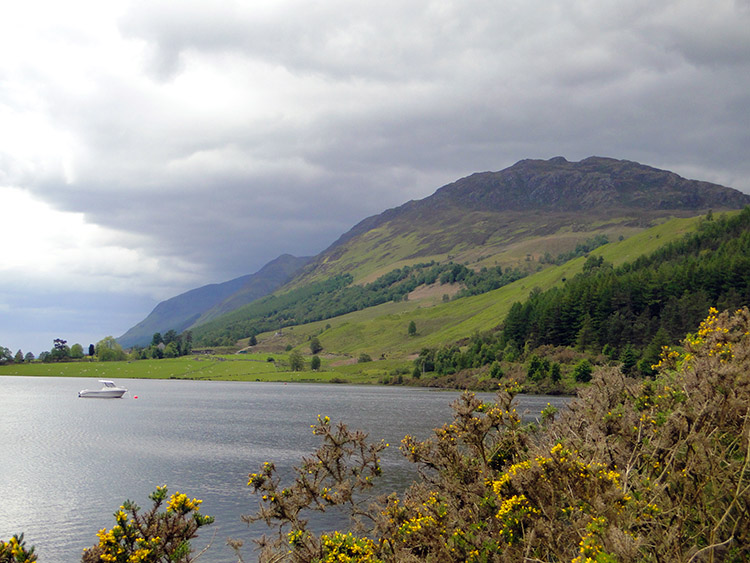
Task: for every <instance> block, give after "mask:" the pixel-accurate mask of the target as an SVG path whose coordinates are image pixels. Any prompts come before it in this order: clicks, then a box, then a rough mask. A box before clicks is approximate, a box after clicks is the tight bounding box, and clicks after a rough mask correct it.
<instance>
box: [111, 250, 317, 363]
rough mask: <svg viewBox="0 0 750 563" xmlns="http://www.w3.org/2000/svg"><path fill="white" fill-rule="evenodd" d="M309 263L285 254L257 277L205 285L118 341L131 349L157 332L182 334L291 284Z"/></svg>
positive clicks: (168, 302)
mask: <svg viewBox="0 0 750 563" xmlns="http://www.w3.org/2000/svg"><path fill="white" fill-rule="evenodd" d="M309 260H310V258H309V257H303V258H297V257H294V256H291V255H289V254H284V255H282V256H279V257H278V258H276V259H275V260H272V261H271V262H269V263H268V264H266V265H265V266H263V267H262V268H261V269H260V270H258V272H256V273H255V274H249V275H246V276H242V277H239V278H235V279H233V280H230V281H227V282H224V283H217V284H210V285H205V286H203V287H199V288H197V289H192V290H190V291H187V292H185V293H183V294H180V295H178V296H176V297H172V298H171V299H168V300H166V301H162V302H161V303H159V304H158V305H157V306H156V307H155V308H154V310H153V311H152V312H151V313H150V314H149V315H148V317H146V318H145V319H144V320H143V321H141V322H140V323H138V324H137V325H135V326H134V327H132V328H131V329H130V330H128V331H127V332H126V333H125V334H123V335H122V336H120V337H119V338H118V339H117V341H118V342H119V343H120V344H121V345H122V346H123V347H126V348H129V347H131V346H136V345H137V346H144V345H147V344H148V343H150V342H151V339H152V337H153V335H154V333H156V332H161V333H164V332H167V331H168V330H174V331H176V332H177V333H181V332H183V331H184V330H186V329H189V328H191V327H192V326H194V325H196V324H200V322H202V321H203V320H208V319H212V318H214V317H216V316H219V315H221V314H223V313H225V312H228V311H231V310H234V309H236V308H238V307H241V306H242V305H245V304H247V303H250V302H252V301H255V300H256V299H259V298H260V297H263V296H265V295H268V294H269V293H272V292H273V291H275V290H276V289H278V288H279V287H281V286H282V285H284V284H285V283H286V282H288V281H289V280H290V278H291V277H292V276H293V275H294V274H295V273H296V272H297V271H298V270H299V269H300V268H301V267H302V266H304V265H305V264H306V263H307V262H308V261H309Z"/></svg>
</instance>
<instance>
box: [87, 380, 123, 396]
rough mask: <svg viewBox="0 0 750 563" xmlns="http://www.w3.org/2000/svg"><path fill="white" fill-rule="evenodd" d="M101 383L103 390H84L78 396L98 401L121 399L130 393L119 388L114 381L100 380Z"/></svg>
mask: <svg viewBox="0 0 750 563" xmlns="http://www.w3.org/2000/svg"><path fill="white" fill-rule="evenodd" d="M99 383H101V384H102V388H101V389H83V390H82V391H79V392H78V396H79V397H85V398H96V399H119V398H120V397H122V396H123V395H124V394H125V393H127V391H128V390H127V389H125V388H124V387H118V386H117V385H115V382H114V381H110V380H108V379H100V380H99Z"/></svg>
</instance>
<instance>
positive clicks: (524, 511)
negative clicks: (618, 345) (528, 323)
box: [248, 308, 750, 563]
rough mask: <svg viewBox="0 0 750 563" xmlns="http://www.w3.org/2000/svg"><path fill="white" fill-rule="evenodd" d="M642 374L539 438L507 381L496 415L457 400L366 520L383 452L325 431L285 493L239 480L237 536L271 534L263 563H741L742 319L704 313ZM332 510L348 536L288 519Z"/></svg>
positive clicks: (317, 429)
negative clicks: (242, 523)
mask: <svg viewBox="0 0 750 563" xmlns="http://www.w3.org/2000/svg"><path fill="white" fill-rule="evenodd" d="M654 369H655V371H656V372H657V373H656V376H655V378H654V379H653V380H635V379H630V378H628V377H627V376H626V375H625V374H623V373H622V371H621V370H620V369H618V368H609V369H607V370H604V371H600V372H598V373H596V374H594V376H593V378H592V382H591V385H590V386H589V387H588V388H587V389H586V390H585V391H584V392H583V393H582V394H581V396H580V397H579V398H578V399H577V400H576V401H574V403H573V404H572V406H571V407H570V408H568V409H566V410H564V411H563V412H560V413H555V412H553V410H552V409H549V408H548V409H545V412H544V413H543V416H542V422H541V426H524V425H522V424H521V421H520V418H519V416H518V414H517V413H516V410H515V408H514V396H515V394H516V393H518V392H519V391H520V386H519V385H518V384H517V383H515V382H507V381H505V382H503V383H501V385H502V387H503V388H502V389H501V390H500V391H499V392H498V394H497V397H496V400H495V401H488V402H484V401H481V400H480V399H478V398H477V397H476V396H474V395H473V394H470V393H466V394H464V395H462V396H461V398H460V399H459V400H458V401H456V402H455V403H454V404H453V409H454V419H453V421H452V422H450V423H449V424H446V425H444V426H443V427H442V428H438V429H436V430H435V432H434V436H432V437H431V438H428V439H426V440H417V439H416V438H413V437H411V436H407V437H405V438H404V440H403V442H402V445H401V450H402V452H403V453H404V455H405V456H406V457H407V458H408V459H409V460H410V461H412V462H414V463H415V464H416V465H417V466H418V468H419V471H420V475H421V480H420V481H419V482H417V483H415V484H414V485H412V486H411V487H409V489H408V490H407V491H406V492H405V493H404V494H403V495H401V496H397V495H396V494H392V495H390V496H388V497H387V498H382V499H380V500H379V501H378V502H377V503H376V504H375V505H374V506H371V507H370V508H368V509H364V508H363V506H362V505H361V504H355V503H354V502H353V501H352V498H353V496H354V494H355V492H362V491H364V490H365V489H366V488H367V487H369V485H370V480H371V478H372V477H374V476H376V475H377V474H379V472H380V469H379V463H378V454H379V452H380V449H382V444H380V445H371V444H368V443H367V441H366V437H365V435H363V434H361V433H352V432H349V431H348V430H347V429H346V427H345V426H344V425H343V424H340V425H339V426H338V428H337V429H336V430H335V431H334V430H332V429H331V427H330V422H329V420H328V419H327V418H322V419H320V420H319V421H318V425H315V426H314V427H313V431H314V433H315V434H316V435H318V436H321V437H322V438H323V445H322V446H321V447H320V448H319V449H318V451H317V452H316V453H315V454H314V455H313V456H312V457H310V458H308V459H305V460H303V465H302V466H301V467H300V469H298V470H297V473H298V476H297V478H296V480H295V482H294V484H293V485H291V486H290V487H287V488H282V486H281V484H280V481H279V478H278V476H277V475H276V470H275V468H274V466H273V465H272V464H266V465H265V466H264V468H262V469H261V472H260V473H258V474H251V475H250V485H251V486H252V487H253V488H254V490H255V491H257V492H259V493H262V494H263V497H262V502H261V509H260V512H259V513H258V514H257V515H255V516H253V517H248V521H255V520H264V521H265V522H266V523H267V524H268V525H269V526H271V527H272V528H273V529H275V530H276V535H275V536H274V538H275V539H273V540H264V541H263V542H261V545H262V547H263V549H264V552H263V558H262V560H264V561H267V560H273V558H274V557H278V558H279V559H284V560H291V561H328V560H333V558H334V557H338V558H339V560H346V561H366V560H367V561H376V560H381V561H424V560H426V561H445V562H459V561H461V562H463V561H503V562H504V561H508V562H515V561H571V562H573V563H583V562H588V561H601V562H605V561H646V562H657V561H694V562H695V561H710V560H722V561H737V562H739V561H747V560H748V558H750V479H749V477H748V467H750V441H749V440H748V436H750V407H748V405H750V311H748V309H747V308H745V309H742V310H739V311H737V312H736V313H735V314H734V315H729V314H728V313H723V314H721V315H719V314H718V313H717V312H716V311H715V310H712V311H711V312H710V314H709V317H708V318H707V319H706V320H705V321H704V322H703V323H702V324H701V326H700V327H699V329H698V331H697V332H696V333H695V334H692V335H689V336H688V337H687V338H686V339H685V341H684V343H683V348H682V349H680V350H672V349H668V348H667V349H665V350H664V352H663V354H662V359H661V361H660V362H659V364H658V365H656V366H655V367H654ZM342 505H349V508H350V510H351V513H352V516H353V517H354V518H355V520H356V523H358V526H359V527H355V528H352V532H351V533H346V534H342V533H337V534H333V535H331V534H323V535H319V536H318V535H316V534H314V533H312V532H311V531H310V530H309V529H308V528H307V523H306V522H305V521H304V520H303V519H301V518H300V513H301V512H302V511H303V510H305V509H313V510H325V509H326V508H328V507H329V506H342ZM287 530H288V531H287ZM342 558H343V559H342Z"/></svg>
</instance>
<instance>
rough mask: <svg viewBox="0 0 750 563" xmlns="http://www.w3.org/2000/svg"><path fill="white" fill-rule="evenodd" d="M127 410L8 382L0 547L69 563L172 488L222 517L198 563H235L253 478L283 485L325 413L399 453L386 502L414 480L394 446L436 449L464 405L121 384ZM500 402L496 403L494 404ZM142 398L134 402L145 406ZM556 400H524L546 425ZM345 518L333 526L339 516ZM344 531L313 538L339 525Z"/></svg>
mask: <svg viewBox="0 0 750 563" xmlns="http://www.w3.org/2000/svg"><path fill="white" fill-rule="evenodd" d="M118 383H122V384H123V385H124V386H125V387H127V388H128V389H130V392H129V393H128V394H126V395H125V397H124V398H123V399H111V400H106V399H79V398H78V396H77V394H78V391H79V390H80V389H83V388H84V387H91V382H90V381H88V380H86V379H76V378H31V377H0V428H2V434H3V444H2V452H3V453H2V463H0V499H1V502H0V538H2V539H7V538H9V537H10V536H11V535H12V534H14V533H20V532H24V533H25V535H26V539H27V542H28V544H29V545H36V546H37V553H38V554H39V559H40V561H44V562H50V563H55V562H60V563H64V562H69V561H77V560H79V559H80V554H81V550H82V549H83V548H85V547H88V546H91V545H93V544H95V543H96V532H97V530H99V529H101V528H104V527H107V528H111V527H112V526H113V525H114V519H113V517H112V514H113V513H114V511H115V510H116V509H117V508H118V507H119V506H120V504H121V503H122V502H123V501H124V500H126V499H131V500H133V501H135V502H136V503H137V504H139V505H140V506H142V507H148V505H149V501H148V494H149V493H150V492H152V491H153V490H154V488H155V487H156V486H157V485H163V484H166V485H167V486H168V487H169V490H170V492H175V491H180V492H184V493H186V494H188V495H189V496H191V497H196V498H200V499H203V501H204V502H203V504H202V505H201V511H202V512H203V513H205V514H210V515H212V516H215V517H216V523H215V524H213V525H211V526H209V527H207V528H204V529H203V532H202V536H201V538H199V539H198V540H196V541H195V542H194V545H195V546H196V547H198V546H202V545H204V544H205V543H206V542H208V541H210V540H211V538H212V537H213V540H212V542H211V543H212V546H211V548H210V549H209V551H208V552H207V553H206V555H204V556H203V557H202V558H201V561H206V562H210V563H219V562H225V561H226V562H229V561H235V558H234V557H233V555H232V552H231V550H230V549H229V548H228V547H226V545H225V544H226V539H227V538H228V537H234V538H239V539H243V540H244V541H245V545H246V547H245V550H244V551H245V554H246V555H247V556H248V557H247V560H248V561H249V560H251V559H252V553H251V550H252V547H250V546H251V541H250V540H251V538H252V537H258V536H260V535H261V534H262V533H263V532H264V531H265V530H264V529H263V525H262V524H258V525H257V529H256V526H254V527H253V529H252V530H249V529H248V527H247V526H246V525H245V524H243V523H242V522H241V520H240V515H241V514H247V513H252V512H254V511H255V509H256V507H257V500H256V499H255V497H254V496H253V495H252V494H250V492H249V489H248V487H247V475H248V473H250V472H253V471H256V470H257V469H258V468H259V466H260V465H261V464H262V463H263V462H264V461H273V462H274V463H275V464H276V466H277V468H278V469H279V470H280V471H281V473H282V475H286V476H289V475H291V468H292V466H293V465H294V464H296V463H298V462H299V460H300V459H301V457H302V456H303V455H306V454H309V453H311V452H312V451H313V450H314V449H315V447H316V446H317V444H318V441H317V439H316V438H315V437H314V436H313V435H312V433H311V431H310V424H312V423H313V422H315V420H316V418H317V415H318V414H324V415H327V416H330V417H331V419H332V421H339V420H342V421H345V422H346V423H347V424H348V425H349V427H350V428H361V429H363V430H365V431H366V432H368V433H369V435H370V438H371V439H373V440H381V439H383V440H385V441H386V442H389V443H390V444H391V447H390V448H388V449H386V450H385V451H384V453H383V456H382V466H383V473H384V474H383V477H382V478H381V479H380V484H379V489H380V490H382V491H384V492H385V491H392V490H403V488H405V487H406V486H407V485H408V483H410V482H411V481H412V480H413V479H414V476H415V473H414V468H413V467H412V466H411V465H410V464H408V463H407V462H405V461H404V459H403V457H402V456H401V454H400V453H399V451H398V447H397V445H398V444H399V443H400V441H401V438H403V437H404V435H406V434H412V435H414V436H417V437H418V438H426V437H427V436H428V435H429V434H430V431H431V429H433V428H435V427H438V426H441V425H442V424H443V423H445V422H446V421H448V420H449V419H450V417H451V410H450V403H451V402H452V401H453V400H455V398H456V397H457V396H458V393H457V392H446V391H435V390H427V389H413V388H402V387H364V386H348V385H335V386H334V385H305V384H289V385H285V384H278V383H233V382H197V381H171V380H170V381H152V380H120V381H118ZM486 395H487V398H491V397H492V395H491V394H486ZM135 396H137V397H138V398H137V399H135V398H134V397H135ZM564 401H565V399H562V398H559V397H522V398H521V404H520V406H521V408H520V409H519V410H524V409H527V410H528V412H529V413H531V414H532V415H538V413H539V412H540V411H541V409H543V408H544V407H545V406H546V405H547V403H548V402H551V403H552V404H555V405H559V404H563V403H564ZM332 518H334V517H332ZM334 521H335V520H330V521H327V520H322V519H319V520H318V521H317V526H316V527H321V529H322V528H323V527H325V526H329V525H330V526H335V525H336V524H335V523H332V522H334Z"/></svg>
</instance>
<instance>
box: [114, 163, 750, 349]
mask: <svg viewBox="0 0 750 563" xmlns="http://www.w3.org/2000/svg"><path fill="white" fill-rule="evenodd" d="M745 205H750V195H747V194H743V193H741V192H739V191H737V190H735V189H733V188H728V187H725V186H721V185H718V184H712V183H710V182H703V181H699V180H688V179H685V178H683V177H681V176H679V175H677V174H675V173H674V172H670V171H665V170H660V169H657V168H653V167H651V166H647V165H643V164H639V163H637V162H632V161H627V160H618V159H614V158H609V157H596V156H594V157H589V158H586V159H583V160H581V161H579V162H570V161H568V160H567V159H565V158H564V157H554V158H551V159H549V160H538V159H524V160H521V161H519V162H517V163H516V164H514V165H513V166H510V167H508V168H505V169H503V170H500V171H498V172H477V173H474V174H471V175H469V176H466V177H464V178H460V179H458V180H456V181H455V182H452V183H449V184H446V185H444V186H442V187H441V188H438V189H437V190H436V191H435V192H434V193H433V194H432V195H430V196H428V197H426V198H424V199H421V200H411V201H408V202H406V203H404V204H402V205H400V206H398V207H394V208H390V209H387V210H385V211H383V212H382V213H380V214H377V215H372V216H370V217H367V218H365V219H363V220H362V221H360V222H358V223H357V224H355V225H354V226H353V227H352V228H351V229H350V230H349V231H347V232H346V233H343V234H342V235H341V236H340V237H339V238H338V239H337V240H336V241H334V242H333V243H332V244H331V245H330V246H328V247H327V248H326V249H325V250H323V251H322V252H321V253H320V254H318V255H317V256H314V257H312V258H307V259H304V264H301V263H300V264H301V266H300V267H299V268H297V269H296V270H295V272H294V274H293V275H290V276H289V278H288V279H286V280H285V281H284V282H282V283H280V284H279V285H278V286H276V287H274V288H273V289H269V290H268V291H267V293H266V294H269V293H271V292H273V291H276V290H279V289H283V288H287V289H288V288H294V287H301V286H304V285H306V284H309V283H312V282H314V281H321V280H325V279H327V278H330V277H332V276H336V275H342V274H351V275H352V276H353V279H354V281H355V283H361V282H362V281H363V280H368V279H372V278H373V277H374V276H375V275H377V274H378V273H380V274H382V273H384V272H386V271H388V270H389V269H393V268H395V267H399V266H401V265H408V264H409V263H414V262H415V261H418V260H432V259H434V260H438V261H449V260H450V261H452V260H456V261H457V262H460V263H462V264H466V265H471V267H473V268H476V269H479V268H481V267H483V266H489V265H492V264H493V263H494V264H495V265H497V264H500V263H502V264H503V266H504V267H509V266H510V267H527V268H528V267H532V266H536V264H535V263H533V259H534V258H535V257H538V256H541V255H542V254H544V252H545V251H549V250H554V249H555V248H558V247H559V248H562V249H565V247H566V245H567V246H569V247H571V248H572V247H575V246H576V244H577V243H580V242H581V241H583V240H584V239H585V238H586V237H588V236H591V235H592V234H604V235H609V236H612V237H616V238H617V237H623V236H629V235H631V234H633V233H635V232H639V231H640V230H643V229H644V228H646V227H648V226H653V225H654V224H656V223H658V222H661V221H664V220H667V219H668V218H670V217H689V216H695V215H699V214H702V213H704V212H706V211H708V210H713V211H721V210H729V209H739V208H741V207H743V206H745ZM530 257H531V258H532V263H529V258H530ZM280 258H281V257H280ZM269 264H270V263H269ZM246 277H247V276H243V278H237V280H241V279H244V278H246ZM237 280H230V282H225V283H226V284H231V283H232V282H237ZM219 285H223V284H219ZM238 285H239V286H241V285H242V284H238ZM232 288H234V289H235V291H234V292H231V291H229V289H232ZM199 289H202V288H199ZM223 289H226V290H227V291H226V292H222V298H221V299H214V301H213V303H212V304H211V306H210V307H204V308H201V309H200V310H195V311H193V312H192V314H191V315H189V316H183V318H182V323H183V324H182V325H181V326H183V327H184V328H188V327H194V326H198V325H200V324H203V323H205V322H207V321H210V320H214V319H217V318H218V317H220V316H221V315H222V314H223V313H228V312H231V311H233V310H236V309H237V307H239V306H241V305H242V304H245V303H248V302H249V301H247V299H249V298H250V297H252V295H248V296H245V297H241V296H239V295H236V294H237V293H238V292H240V293H242V289H241V287H239V288H237V287H234V286H232V287H230V286H224V287H223ZM267 289H268V288H267ZM192 291H196V290H192ZM191 293H192V292H187V293H186V294H183V296H190V295H191ZM253 295H254V294H253ZM193 296H194V295H193ZM263 296H264V295H258V297H256V298H260V297H263ZM178 297H181V296H178ZM187 298H188V297H185V299H187ZM173 299H175V298H173ZM169 301H171V300H168V301H167V302H164V303H165V304H166V303H169ZM161 305H162V304H160V305H159V306H157V308H156V309H154V312H157V309H159V307H160V306H161ZM165 307H166V305H165ZM186 323H187V324H186ZM140 324H142V323H140ZM140 324H139V325H137V326H140ZM135 328H136V327H134V329H135ZM170 328H174V327H170ZM184 328H182V330H184ZM174 329H175V330H180V329H178V328H174ZM132 330H133V329H131V331H132ZM162 330H164V329H162ZM153 332H156V331H152V332H151V334H148V337H149V339H150V336H151V335H152V334H153ZM129 333H130V331H128V333H126V335H124V336H123V337H121V338H124V337H125V336H127V335H128V334H129ZM125 342H127V340H126V341H125ZM123 345H125V344H123Z"/></svg>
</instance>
